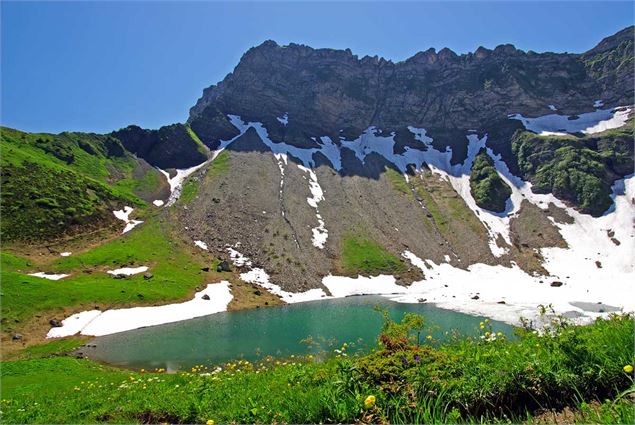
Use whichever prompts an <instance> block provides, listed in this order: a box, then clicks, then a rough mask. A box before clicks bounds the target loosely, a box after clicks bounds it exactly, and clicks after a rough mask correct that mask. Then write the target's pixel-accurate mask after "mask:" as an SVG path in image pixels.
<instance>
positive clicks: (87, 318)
mask: <svg viewBox="0 0 635 425" xmlns="http://www.w3.org/2000/svg"><path fill="white" fill-rule="evenodd" d="M204 295H207V296H208V297H209V300H205V299H203V296H204ZM232 298H233V296H232V294H231V291H230V289H229V282H227V281H222V282H220V283H213V284H210V285H207V287H206V288H205V289H203V290H202V291H200V292H197V293H196V294H194V299H193V300H190V301H186V302H183V303H178V304H168V305H162V306H156V307H134V308H123V309H114V310H106V311H104V312H101V311H99V310H91V311H84V312H81V313H78V314H74V315H72V316H70V317H69V318H67V319H65V320H63V321H62V326H61V327H56V328H52V329H51V330H50V331H49V333H48V334H47V335H46V336H47V338H57V337H64V336H70V335H75V334H76V333H78V332H79V333H80V334H81V335H92V336H101V335H109V334H113V333H117V332H124V331H129V330H132V329H138V328H143V327H146V326H156V325H162V324H164V323H172V322H178V321H181V320H188V319H192V318H195V317H201V316H207V315H209V314H214V313H218V312H221V311H226V310H227V305H228V304H229V302H230V301H231V300H232Z"/></svg>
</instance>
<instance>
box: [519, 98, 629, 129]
mask: <svg viewBox="0 0 635 425" xmlns="http://www.w3.org/2000/svg"><path fill="white" fill-rule="evenodd" d="M600 106H601V105H600ZM630 112H631V109H630V108H611V109H597V110H595V111H593V112H587V113H585V114H580V115H578V117H577V118H575V119H570V118H571V117H569V116H568V115H558V114H549V115H543V116H540V117H536V118H527V117H524V116H522V115H521V114H514V115H510V116H509V118H510V119H514V120H519V121H521V122H522V123H523V125H524V126H525V128H526V129H527V130H530V131H533V132H534V133H538V134H540V135H541V136H548V135H564V134H567V133H580V132H581V133H585V134H594V133H600V132H602V131H605V130H610V129H612V128H618V127H621V126H623V125H624V124H625V123H626V120H627V119H628V116H629V114H630Z"/></svg>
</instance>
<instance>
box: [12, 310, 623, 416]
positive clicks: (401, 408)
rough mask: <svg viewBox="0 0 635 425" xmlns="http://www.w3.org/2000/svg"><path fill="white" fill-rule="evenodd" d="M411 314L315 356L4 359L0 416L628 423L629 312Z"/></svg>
mask: <svg viewBox="0 0 635 425" xmlns="http://www.w3.org/2000/svg"><path fill="white" fill-rule="evenodd" d="M410 319H411V318H410V317H404V320H402V321H401V323H393V324H388V325H386V326H385V327H384V330H383V332H382V334H381V335H380V338H379V345H378V346H377V348H376V350H374V351H373V352H372V353H370V354H349V355H346V353H347V349H346V346H342V354H337V355H333V354H331V357H328V358H327V359H326V360H325V361H322V362H316V361H315V360H314V359H311V358H291V359H271V358H266V359H263V360H262V361H260V362H255V363H249V362H245V361H235V362H230V363H226V364H222V365H204V366H203V365H201V366H198V367H195V368H193V369H192V370H188V371H186V372H180V373H174V374H166V373H163V372H164V371H157V370H154V371H139V372H136V371H123V370H120V369H113V368H110V367H108V366H104V365H100V364H97V363H94V362H91V361H89V360H81V359H75V358H73V357H51V358H32V359H30V360H20V361H11V362H3V363H2V368H1V369H0V374H1V375H0V376H1V378H2V379H1V380H0V385H1V390H2V401H1V403H2V406H1V408H2V412H3V414H2V422H3V423H84V422H111V423H112V422H117V423H121V422H127V423H131V422H132V423H139V422H152V423H159V422H171V423H206V422H208V421H214V422H215V423H274V422H275V423H360V422H364V423H374V422H381V423H539V422H540V420H541V418H543V417H544V416H543V415H541V412H542V411H544V409H555V410H561V409H562V408H563V407H564V406H572V407H573V412H572V414H571V418H570V419H569V420H568V422H569V423H570V422H575V423H633V419H634V411H633V408H632V402H631V401H630V400H629V399H628V396H625V395H624V394H625V392H628V391H629V387H630V388H631V390H630V392H632V391H633V390H632V385H633V384H632V383H633V376H632V372H631V373H627V372H625V370H624V367H625V366H627V365H632V362H633V344H632V334H633V326H634V323H633V318H632V316H628V315H626V316H613V317H612V318H610V319H608V320H602V319H600V320H598V321H597V322H595V323H594V324H592V325H589V326H573V325H569V324H561V325H556V327H555V328H552V330H551V331H550V332H543V333H540V334H538V333H534V332H531V331H529V330H527V331H524V330H521V331H520V333H519V335H518V337H517V338H515V339H506V338H504V337H500V336H492V335H491V333H490V331H489V326H488V323H484V324H483V327H482V330H481V334H482V336H483V339H480V338H464V337H460V336H456V337H455V339H454V340H453V341H450V342H447V343H444V344H437V343H436V342H435V341H430V340H428V339H427V338H426V337H423V338H422V342H421V345H419V344H417V342H416V340H414V339H413V338H412V337H413V336H414V334H415V331H416V330H417V329H414V327H413V326H414V325H416V324H417V323H419V320H414V321H413V320H410ZM404 325H405V326H404ZM424 334H425V332H424ZM40 350H41V351H55V350H53V349H50V350H47V349H40ZM217 367H219V369H217ZM370 396H372V398H369V397H370ZM594 400H598V402H593V403H589V402H592V401H594ZM605 400H609V401H605ZM591 406H596V407H591Z"/></svg>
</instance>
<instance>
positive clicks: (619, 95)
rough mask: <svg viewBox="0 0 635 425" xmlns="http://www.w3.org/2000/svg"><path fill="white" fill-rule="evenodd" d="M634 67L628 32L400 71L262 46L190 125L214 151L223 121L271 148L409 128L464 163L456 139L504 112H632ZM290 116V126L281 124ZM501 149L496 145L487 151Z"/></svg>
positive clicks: (492, 123) (207, 95)
mask: <svg viewBox="0 0 635 425" xmlns="http://www.w3.org/2000/svg"><path fill="white" fill-rule="evenodd" d="M632 65H633V28H632V27H631V28H627V29H625V30H623V31H621V32H619V33H617V34H615V35H614V36H611V37H608V38H606V39H604V40H603V41H602V42H600V43H599V44H598V45H597V46H596V47H595V48H593V49H591V50H589V51H588V52H586V53H583V54H567V53H561V54H556V53H535V52H532V51H529V52H524V51H521V50H518V49H516V48H515V47H514V46H512V45H509V44H506V45H500V46H498V47H496V48H495V49H494V50H489V49H486V48H483V47H480V48H478V49H477V50H476V51H475V52H474V53H469V54H465V55H457V54H455V53H454V52H452V51H451V50H449V49H442V50H441V51H439V52H436V51H435V50H434V49H429V50H426V51H424V52H420V53H417V54H416V55H414V56H413V57H411V58H409V59H407V60H405V61H403V62H398V63H393V62H391V61H388V60H385V59H382V58H378V57H368V56H366V57H363V58H361V59H360V58H358V57H357V56H355V55H353V54H352V53H351V51H350V50H332V49H313V48H310V47H307V46H303V45H297V44H290V45H288V46H279V45H277V44H276V43H275V42H273V41H266V42H264V43H263V44H261V45H260V46H258V47H254V48H252V49H250V50H249V51H248V52H247V53H245V55H244V56H243V57H242V59H241V61H240V63H239V64H238V66H237V67H236V68H235V70H234V72H233V73H231V74H229V75H228V76H227V77H226V78H225V79H224V80H223V81H221V82H220V83H219V84H218V85H214V86H211V87H209V88H207V89H205V90H204V92H203V96H202V97H201V98H200V99H199V100H198V102H197V103H196V105H195V106H194V107H193V108H192V109H191V111H190V118H189V123H190V124H191V126H192V129H193V130H194V131H195V132H196V133H197V134H198V135H199V137H201V139H202V140H203V141H204V142H205V143H206V144H207V145H209V146H211V147H214V146H216V145H217V144H218V142H219V140H228V139H229V138H231V137H233V136H235V135H236V134H238V133H237V131H236V129H235V128H233V127H232V126H231V125H229V123H228V121H227V118H226V115H227V114H234V115H239V116H241V117H242V118H243V119H245V120H255V121H259V122H262V123H263V124H264V125H265V127H266V128H267V130H268V131H269V135H270V136H271V138H272V139H273V140H277V141H283V142H285V143H288V144H292V145H295V146H301V147H310V146H313V145H315V142H314V141H313V140H312V139H311V137H320V136H330V137H331V138H332V139H333V140H338V139H339V137H340V136H343V137H346V138H347V139H352V138H355V137H357V136H359V135H360V134H361V133H362V132H363V131H364V130H365V129H366V128H368V127H369V126H376V127H377V128H380V129H382V130H384V131H387V132H392V131H395V132H397V134H398V135H399V134H405V137H407V138H408V139H409V140H412V138H410V137H408V135H407V132H406V131H405V129H406V127H407V126H414V127H419V128H426V129H427V130H428V135H429V136H431V137H432V138H433V139H434V140H435V144H437V147H442V145H446V146H452V147H453V148H454V149H453V151H454V154H455V158H453V160H454V161H456V162H459V161H461V160H462V157H463V156H464V155H465V149H464V148H463V149H461V146H456V145H457V142H456V137H454V136H455V134H454V132H458V133H460V134H465V131H466V130H468V129H475V130H481V131H483V132H487V131H490V130H489V129H490V128H493V127H500V126H501V125H502V126H503V127H504V125H503V124H500V122H501V121H503V122H504V121H506V119H507V115H508V114H513V113H518V112H522V113H523V114H525V115H528V116H536V115H544V114H547V113H549V112H550V108H549V105H557V107H558V110H559V111H560V112H561V113H565V114H579V113H581V112H588V111H591V110H593V106H592V105H593V103H594V101H595V100H597V99H602V100H603V101H604V105H605V106H618V105H630V104H632V103H633V72H632ZM285 114H286V116H287V117H288V124H286V125H285V124H284V123H283V120H282V119H278V118H282V117H284V116H285ZM497 123H498V124H497ZM511 132H513V128H512V129H509V131H505V132H502V134H501V137H502V138H508V137H509V136H510V135H511V134H510V133H511ZM496 142H497V141H496V140H494V139H493V138H492V137H490V145H492V146H494V147H495V148H496V147H497V143H496ZM459 144H460V143H459ZM499 144H500V143H499ZM499 148H500V149H499V150H500V151H501V153H504V154H509V150H508V149H505V148H502V147H500V146H499Z"/></svg>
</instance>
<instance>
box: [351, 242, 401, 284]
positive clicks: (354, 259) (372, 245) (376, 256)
mask: <svg viewBox="0 0 635 425" xmlns="http://www.w3.org/2000/svg"><path fill="white" fill-rule="evenodd" d="M341 265H342V269H343V271H344V272H345V273H348V274H357V273H362V274H366V275H369V274H370V275H376V274H379V273H400V272H404V271H406V266H405V265H404V263H403V261H402V260H401V259H399V258H398V257H397V256H395V255H393V254H392V253H390V252H389V251H388V250H387V249H386V248H384V247H383V246H381V245H380V244H378V243H377V242H375V241H373V240H372V239H370V238H368V237H365V236H362V235H359V234H356V233H348V234H346V235H345V237H344V239H343V241H342V252H341Z"/></svg>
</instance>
